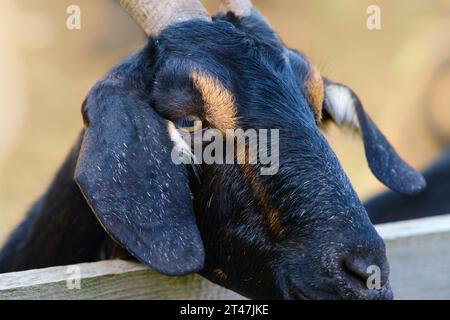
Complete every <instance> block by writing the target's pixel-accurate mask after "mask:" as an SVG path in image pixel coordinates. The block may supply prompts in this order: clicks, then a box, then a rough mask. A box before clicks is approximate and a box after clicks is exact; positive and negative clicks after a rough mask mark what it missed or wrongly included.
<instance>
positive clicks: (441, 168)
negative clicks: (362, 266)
mask: <svg viewBox="0 0 450 320" xmlns="http://www.w3.org/2000/svg"><path fill="white" fill-rule="evenodd" d="M424 176H425V179H426V180H427V184H428V187H427V189H426V190H425V191H424V192H422V193H420V194H418V195H415V196H406V195H401V194H398V193H395V192H391V191H388V192H385V193H383V194H381V195H378V196H376V197H374V198H372V199H370V200H369V201H367V202H366V203H365V204H364V206H365V207H366V209H367V212H368V213H369V217H370V219H371V220H372V222H373V223H375V224H378V223H386V222H394V221H402V220H410V219H418V218H425V217H431V216H437V215H441V214H450V152H447V153H446V154H444V155H443V156H442V157H441V158H440V159H439V160H438V161H436V163H434V164H433V165H432V166H430V167H429V168H428V169H427V170H425V172H424Z"/></svg>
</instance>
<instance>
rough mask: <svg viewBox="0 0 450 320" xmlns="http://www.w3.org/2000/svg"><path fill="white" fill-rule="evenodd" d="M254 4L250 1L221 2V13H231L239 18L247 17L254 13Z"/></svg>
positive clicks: (224, 0)
mask: <svg viewBox="0 0 450 320" xmlns="http://www.w3.org/2000/svg"><path fill="white" fill-rule="evenodd" d="M252 8H253V4H252V2H251V1H250V0H220V11H222V12H227V11H231V12H233V13H234V14H235V15H237V16H238V17H246V16H249V15H250V14H251V13H252Z"/></svg>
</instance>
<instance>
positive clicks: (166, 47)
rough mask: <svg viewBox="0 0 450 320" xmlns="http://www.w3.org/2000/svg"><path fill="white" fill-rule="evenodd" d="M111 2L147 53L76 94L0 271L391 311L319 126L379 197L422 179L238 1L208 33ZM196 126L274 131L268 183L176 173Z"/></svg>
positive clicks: (182, 169) (352, 98) (236, 171)
mask: <svg viewBox="0 0 450 320" xmlns="http://www.w3.org/2000/svg"><path fill="white" fill-rule="evenodd" d="M122 2H123V4H124V5H125V7H126V8H128V9H129V11H130V12H131V13H132V15H133V16H135V17H136V18H137V20H138V21H139V22H140V23H141V25H142V26H143V27H144V28H145V30H146V31H147V33H148V34H149V35H150V38H149V43H148V45H147V46H146V47H145V48H143V49H141V50H139V51H138V52H137V53H136V54H134V55H132V56H131V57H130V58H128V59H127V60H125V61H124V62H123V63H122V64H121V65H119V66H118V67H116V68H114V69H113V70H112V71H111V72H110V73H109V74H108V75H107V76H106V77H105V78H104V79H103V80H101V81H99V82H98V83H97V85H96V86H95V87H94V88H93V89H92V90H91V91H90V93H89V94H88V97H87V99H86V101H85V103H84V105H83V117H84V123H85V129H84V130H83V133H82V135H81V138H80V141H79V142H78V143H77V145H76V147H75V148H74V149H73V150H72V152H71V154H70V156H69V157H68V159H67V160H66V162H65V164H64V165H63V167H62V168H61V170H60V172H59V174H58V175H57V177H56V179H55V181H54V182H53V183H52V185H51V187H50V189H49V190H48V191H47V193H46V194H45V195H44V197H43V198H42V199H41V200H40V201H39V202H38V203H37V204H36V205H35V206H34V207H33V209H32V210H31V213H30V215H29V217H28V218H27V220H26V221H25V222H23V224H22V225H21V226H20V227H19V228H18V229H17V230H16V232H15V233H14V234H13V235H12V237H11V239H10V240H9V242H8V243H7V245H6V247H5V248H4V249H3V251H2V253H1V255H0V272H7V271H14V270H23V269H28V268H37V267H46V266H51V265H55V264H70V263H77V262H84V261H94V260H98V259H102V258H111V257H124V256H126V255H127V254H128V253H127V252H129V253H131V254H132V255H133V256H134V257H135V258H137V259H139V260H140V261H142V262H143V263H145V264H147V265H148V266H150V267H151V268H153V269H155V270H157V271H159V272H161V273H164V274H168V275H183V274H187V273H192V272H200V273H201V274H202V275H204V276H205V277H207V278H208V279H210V280H212V281H214V282H216V283H219V284H221V285H223V286H225V287H227V288H230V289H233V290H235V291H237V292H239V293H241V294H243V295H246V296H247V297H250V298H271V299H273V298H298V299H304V298H309V299H317V298H323V299H326V298H348V299H384V298H391V297H392V291H391V288H390V285H389V282H388V276H389V266H388V262H387V259H386V254H385V247H384V243H383V240H382V239H381V238H380V237H379V235H378V234H377V233H376V231H375V229H374V227H373V226H372V224H371V223H370V220H369V218H368V216H367V213H366V211H365V209H364V207H363V205H362V204H361V202H360V200H359V199H358V197H357V195H356V193H355V192H354V190H353V188H352V186H351V184H350V182H349V180H348V178H347V176H346V175H345V173H344V171H343V169H342V168H341V165H340V164H339V162H338V160H337V157H336V156H335V154H334V153H333V151H332V150H331V148H330V146H329V145H328V143H327V141H326V140H325V138H324V136H323V135H322V133H321V131H320V125H321V124H322V123H324V122H326V121H335V122H336V123H338V124H339V125H345V126H350V127H352V128H354V129H356V130H360V131H361V133H362V137H363V139H364V143H365V148H366V154H367V159H368V162H369V165H370V167H371V169H372V171H373V172H374V174H375V175H376V176H377V177H378V178H379V179H380V180H381V181H383V182H384V183H385V184H387V185H388V186H389V187H391V188H393V189H395V190H397V191H399V192H404V193H407V194H411V193H416V192H419V191H421V190H422V189H423V188H424V186H425V181H424V179H423V177H422V176H421V175H420V174H419V173H418V172H416V171H415V170H414V169H412V168H411V167H409V166H408V165H407V164H406V163H404V162H403V161H402V160H401V159H400V158H399V157H398V155H397V154H396V153H395V151H394V150H393V148H392V147H391V146H390V145H389V143H388V142H387V141H386V139H385V137H384V136H383V135H382V134H381V132H380V131H379V130H378V129H377V127H376V126H375V124H374V123H373V122H372V120H371V119H370V118H369V116H368V115H367V114H366V113H365V112H364V110H363V108H362V105H361V103H360V101H359V99H358V98H357V97H356V95H355V94H354V93H353V92H352V91H351V90H350V89H349V88H347V87H345V86H343V85H340V84H337V83H334V82H332V81H330V80H324V79H323V78H322V76H321V75H320V74H319V73H318V71H317V69H316V68H315V67H314V66H313V65H312V64H311V63H310V62H309V60H307V58H306V57H305V56H304V55H302V54H301V53H298V52H297V51H294V50H292V49H289V48H287V47H286V46H285V45H284V44H283V43H282V41H281V40H280V38H279V36H278V35H277V34H276V33H275V32H274V31H273V30H272V28H271V27H270V26H269V24H268V23H267V22H266V20H265V19H264V18H263V17H262V16H261V15H260V14H259V13H258V12H257V11H256V9H254V8H253V7H252V6H251V3H250V2H249V1H247V0H244V1H236V0H234V1H233V0H231V1H230V0H229V1H223V2H224V4H225V8H226V9H227V13H226V14H220V15H218V16H217V17H215V18H213V19H212V20H211V18H210V17H209V16H208V15H207V14H206V11H205V10H204V9H203V8H202V7H201V5H200V4H199V3H198V2H197V1H194V0H189V1H170V2H169V1H161V0H155V1H146V5H148V6H149V7H148V8H140V7H139V6H138V4H139V3H142V2H140V1H136V0H135V1H122ZM144 9H145V10H144ZM155 12H156V13H160V14H161V15H162V16H158V17H155V16H152V15H154V14H155ZM149 15H150V16H149ZM322 115H323V120H321V119H322ZM197 119H200V120H201V121H202V123H203V127H208V128H214V129H217V130H216V131H217V132H219V133H220V134H224V132H225V131H227V130H229V129H237V128H241V129H243V130H247V129H278V130H279V141H278V142H277V143H276V146H275V145H272V147H271V148H270V149H269V151H268V152H269V153H271V154H274V153H275V152H276V151H277V150H276V149H279V150H278V153H279V170H278V172H277V173H276V174H275V175H272V176H269V175H263V174H261V173H260V169H261V167H262V165H261V164H260V163H257V164H250V163H249V161H245V162H244V163H242V164H227V165H221V164H205V163H202V164H195V165H176V164H175V163H174V162H173V161H172V160H173V159H172V157H171V155H172V150H173V148H174V146H175V147H176V148H181V149H183V148H184V149H186V148H188V146H187V144H183V142H182V140H181V139H180V135H181V132H190V134H192V135H195V134H196V133H198V131H199V130H197V126H196V125H194V124H193V120H197ZM174 124H176V127H175V125H174ZM200 131H201V130H200ZM260 143H261V142H260ZM233 144H234V140H233ZM202 147H204V146H202ZM205 148H206V147H205ZM236 149H238V148H237V147H236ZM243 150H244V151H243ZM246 150H247V147H245V148H243V149H240V150H235V151H236V153H238V152H241V153H242V152H243V153H244V154H245V153H246V152H247V151H246ZM188 152H190V148H189V150H188ZM94 216H95V217H96V218H97V220H98V221H99V222H100V224H101V225H102V226H103V228H101V227H100V224H98V223H97V222H96V219H95V218H94ZM103 229H104V230H106V232H107V233H108V234H109V236H110V237H111V238H113V239H115V240H116V242H117V243H118V244H119V245H120V246H119V245H116V244H115V243H114V242H112V241H111V240H110V237H108V236H107V235H106V233H105V232H104V231H103ZM121 247H123V248H124V249H125V250H123V249H121ZM370 265H377V266H379V268H380V269H381V274H380V283H381V286H380V287H378V288H376V289H369V288H368V287H367V286H366V280H367V278H368V276H369V275H368V274H367V273H366V272H367V268H368V267H369V266H370Z"/></svg>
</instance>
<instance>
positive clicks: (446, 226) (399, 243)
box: [377, 215, 450, 299]
mask: <svg viewBox="0 0 450 320" xmlns="http://www.w3.org/2000/svg"><path fill="white" fill-rule="evenodd" d="M377 230H378V232H379V233H380V235H381V236H382V237H383V239H384V240H385V242H386V247H387V255H388V258H389V262H390V265H391V282H392V286H393V288H394V293H395V298H396V299H450V215H448V216H438V217H432V218H426V219H419V220H411V221H404V222H397V223H389V224H384V225H379V226H377Z"/></svg>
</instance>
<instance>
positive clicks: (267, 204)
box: [241, 158, 284, 239]
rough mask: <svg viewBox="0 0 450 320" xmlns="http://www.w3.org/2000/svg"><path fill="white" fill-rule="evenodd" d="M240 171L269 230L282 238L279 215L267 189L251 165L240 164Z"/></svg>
mask: <svg viewBox="0 0 450 320" xmlns="http://www.w3.org/2000/svg"><path fill="white" fill-rule="evenodd" d="M247 159H248V158H247ZM241 168H242V171H243V172H244V175H245V177H246V179H247V181H248V183H249V184H250V187H251V188H252V191H253V193H254V195H255V197H256V199H257V200H258V204H259V208H260V210H261V211H262V213H263V214H264V216H265V217H266V221H267V224H268V226H269V230H270V231H271V232H272V233H273V234H274V235H275V236H276V237H277V238H278V239H282V238H283V236H284V235H283V233H284V231H283V225H282V224H281V221H280V215H279V213H278V211H277V210H276V209H275V208H274V207H273V205H272V201H271V199H270V197H269V191H268V190H267V188H266V186H265V185H263V184H262V183H261V181H259V179H258V177H257V175H256V173H255V172H254V170H253V167H252V165H250V164H243V165H241Z"/></svg>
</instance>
